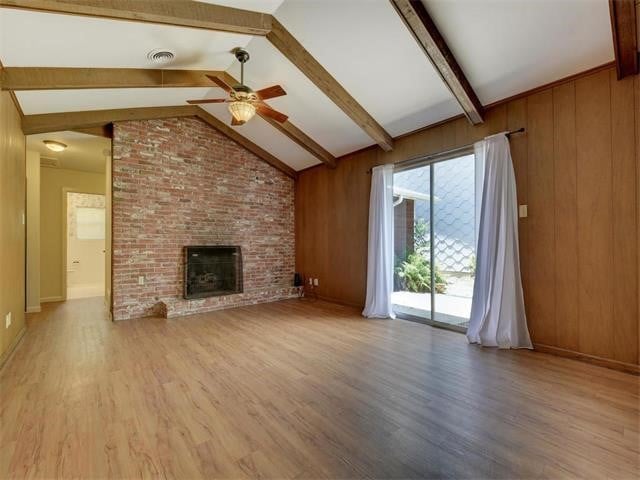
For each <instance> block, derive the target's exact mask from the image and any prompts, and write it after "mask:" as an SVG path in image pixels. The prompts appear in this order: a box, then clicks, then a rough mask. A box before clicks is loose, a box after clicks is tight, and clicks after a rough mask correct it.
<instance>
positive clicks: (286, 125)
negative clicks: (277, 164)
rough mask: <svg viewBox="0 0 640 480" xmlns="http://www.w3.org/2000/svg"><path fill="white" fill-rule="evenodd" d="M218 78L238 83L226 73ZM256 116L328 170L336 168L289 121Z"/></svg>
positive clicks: (328, 155)
mask: <svg viewBox="0 0 640 480" xmlns="http://www.w3.org/2000/svg"><path fill="white" fill-rule="evenodd" d="M220 78H221V79H222V80H224V81H225V83H226V84H227V85H235V84H237V83H238V81H237V80H236V79H235V78H233V76H232V75H230V74H228V73H226V72H225V73H223V74H222V75H221V76H220ZM258 115H260V117H262V119H264V120H265V121H267V122H268V123H269V124H270V125H271V126H273V127H274V128H276V129H277V130H278V131H280V133H282V134H284V135H286V136H287V137H289V139H291V140H293V141H294V142H295V143H297V144H298V145H300V146H301V147H302V148H304V149H305V150H306V151H307V152H309V153H310V154H311V155H313V156H314V157H316V158H317V159H318V160H320V161H321V162H323V163H324V164H326V165H327V166H328V167H329V168H335V167H336V157H334V156H333V155H332V154H331V153H330V152H328V151H327V150H325V149H324V148H323V147H322V145H320V144H319V143H317V142H316V141H315V140H313V139H312V138H311V137H309V136H308V135H307V134H306V133H304V132H303V131H302V130H300V129H299V128H298V127H296V126H295V125H294V124H293V123H291V122H290V121H289V120H287V121H286V122H282V123H281V122H278V121H276V120H274V119H273V118H271V117H268V116H267V115H262V114H261V113H260V112H258Z"/></svg>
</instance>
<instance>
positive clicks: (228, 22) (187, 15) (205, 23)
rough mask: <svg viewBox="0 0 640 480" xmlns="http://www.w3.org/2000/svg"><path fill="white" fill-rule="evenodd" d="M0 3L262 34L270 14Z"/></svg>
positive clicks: (153, 5) (164, 1)
mask: <svg viewBox="0 0 640 480" xmlns="http://www.w3.org/2000/svg"><path fill="white" fill-rule="evenodd" d="M0 7H9V8H20V9H25V10H37V11H42V12H51V13H61V14H68V15H82V16H87V17H98V18H109V19H117V20H131V21H135V22H146V23H160V24H165V25H174V26H179V27H191V28H202V29H206V30H217V31H221V32H233V33H242V34H247V35H266V34H267V33H268V32H269V30H271V18H272V17H271V15H269V14H267V13H260V12H251V11H248V10H240V9H237V8H231V7H224V6H220V5H212V4H209V3H203V2H194V1H191V0H0Z"/></svg>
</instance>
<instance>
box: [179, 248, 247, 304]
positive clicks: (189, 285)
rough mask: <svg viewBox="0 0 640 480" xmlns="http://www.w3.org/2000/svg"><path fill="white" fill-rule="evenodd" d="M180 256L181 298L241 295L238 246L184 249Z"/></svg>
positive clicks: (240, 260)
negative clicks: (181, 267)
mask: <svg viewBox="0 0 640 480" xmlns="http://www.w3.org/2000/svg"><path fill="white" fill-rule="evenodd" d="M184 257H185V269H184V298H187V299H188V298H204V297H214V296H219V295H230V294H233V293H242V252H241V250H240V247H239V246H209V245H197V246H186V247H184Z"/></svg>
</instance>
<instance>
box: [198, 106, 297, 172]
mask: <svg viewBox="0 0 640 480" xmlns="http://www.w3.org/2000/svg"><path fill="white" fill-rule="evenodd" d="M196 116H197V117H198V118H200V119H201V120H203V121H205V122H206V123H208V124H209V125H210V126H212V127H213V128H215V129H216V130H218V131H220V132H221V133H223V134H224V135H226V136H227V137H229V138H230V139H231V140H233V141H235V142H236V143H238V144H240V145H242V146H243V147H244V148H246V149H247V150H249V151H250V152H251V153H253V154H254V155H256V156H258V157H260V158H261V159H262V160H264V161H265V162H267V163H268V164H269V165H271V166H272V167H275V168H277V169H278V170H280V171H281V172H283V173H285V174H286V175H288V176H289V177H291V178H293V179H295V178H297V176H298V172H296V171H295V170H294V169H293V168H291V167H290V166H289V165H287V164H286V163H284V162H282V161H281V160H278V159H277V158H276V157H274V156H273V155H271V154H270V153H269V152H267V151H266V150H265V149H263V148H262V147H260V146H258V145H256V144H255V143H253V142H252V141H251V140H249V139H247V138H245V137H243V136H242V135H240V134H239V133H238V131H237V130H235V129H234V128H231V127H230V126H229V125H227V124H225V123H224V122H221V121H220V120H218V119H217V118H216V117H214V116H213V115H211V114H210V113H209V112H207V111H206V110H204V109H203V108H200V107H196Z"/></svg>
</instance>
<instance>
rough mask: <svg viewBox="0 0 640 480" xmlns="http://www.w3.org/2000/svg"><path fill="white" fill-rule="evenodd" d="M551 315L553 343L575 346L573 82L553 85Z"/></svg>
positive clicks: (575, 269) (575, 261) (574, 123)
mask: <svg viewBox="0 0 640 480" xmlns="http://www.w3.org/2000/svg"><path fill="white" fill-rule="evenodd" d="M553 127H554V140H553V144H554V162H553V163H554V185H555V189H554V191H555V245H556V260H555V279H556V280H555V282H556V292H555V295H556V297H555V318H556V335H557V346H559V347H561V348H566V349H568V350H577V349H578V338H579V333H578V332H579V322H578V252H577V250H576V247H575V246H576V244H577V243H578V236H577V230H578V226H577V223H576V222H577V218H576V212H577V190H576V178H577V172H576V99H575V85H574V84H573V83H567V84H564V85H561V86H559V87H556V88H554V89H553Z"/></svg>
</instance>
